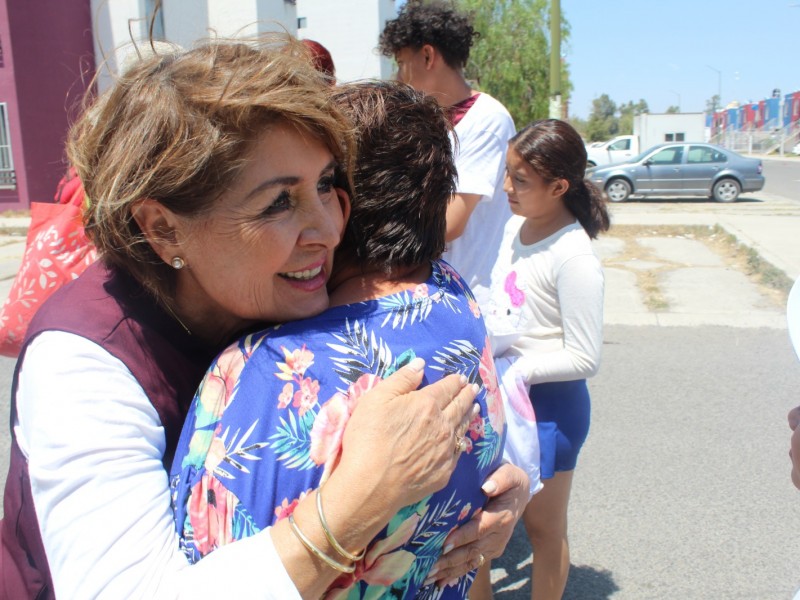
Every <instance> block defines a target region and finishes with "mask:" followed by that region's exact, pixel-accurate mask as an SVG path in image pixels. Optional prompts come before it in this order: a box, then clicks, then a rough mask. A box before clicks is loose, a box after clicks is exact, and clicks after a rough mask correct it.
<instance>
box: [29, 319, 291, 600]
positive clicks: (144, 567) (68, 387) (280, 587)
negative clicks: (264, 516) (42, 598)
mask: <svg viewBox="0 0 800 600" xmlns="http://www.w3.org/2000/svg"><path fill="white" fill-rule="evenodd" d="M14 431H15V433H16V436H17V441H18V443H19V446H20V449H21V450H22V453H23V454H24V455H25V456H26V457H27V458H28V471H29V474H30V479H31V488H32V492H33V501H34V506H35V508H36V515H37V517H38V520H39V528H40V530H41V532H42V541H43V542H44V548H45V551H46V552H47V560H48V563H49V565H50V571H51V573H52V577H53V583H54V586H55V593H56V596H57V597H58V598H76V599H78V598H114V599H117V598H148V599H152V598H191V599H197V598H214V599H216V598H263V599H268V600H277V599H284V598H292V599H299V598H300V595H299V594H298V592H297V590H296V588H295V586H294V584H293V583H292V581H291V579H290V578H289V575H288V574H287V573H286V570H285V569H284V567H283V563H281V560H280V558H279V557H278V554H277V553H276V551H275V548H274V546H273V544H272V537H271V535H270V534H269V533H268V530H266V531H264V532H262V533H259V534H257V535H255V536H253V537H251V538H248V539H245V540H241V541H239V542H237V543H235V544H230V545H228V546H225V547H224V548H220V549H219V550H218V551H217V552H214V553H213V554H212V555H210V556H209V557H207V558H205V559H203V560H201V561H200V562H198V563H197V564H194V565H189V563H188V562H187V560H186V558H185V557H184V555H183V553H182V552H181V551H180V550H179V547H178V536H177V534H176V533H175V525H174V522H173V518H172V509H171V507H170V494H169V485H168V476H167V472H166V471H165V470H164V466H163V464H162V462H161V460H162V458H163V455H164V449H165V446H166V442H165V436H164V429H163V427H162V426H161V421H160V419H159V417H158V414H157V413H156V410H155V409H154V408H153V405H152V404H151V403H150V401H149V400H148V399H147V396H146V395H145V393H144V390H143V389H142V388H141V386H139V384H138V382H137V381H136V379H135V378H134V377H133V375H132V374H131V372H130V371H129V370H128V369H127V367H125V365H124V364H123V363H122V362H121V361H119V360H118V359H116V358H115V357H113V356H112V355H111V354H109V353H108V352H107V351H105V350H104V349H103V348H101V347H100V346H98V345H97V344H95V343H93V342H90V341H89V340H87V339H85V338H82V337H79V336H76V335H73V334H70V333H64V332H58V331H46V332H44V333H41V334H40V335H38V336H37V337H36V338H35V339H34V340H33V341H32V342H31V344H30V346H29V347H28V350H27V352H26V354H25V358H24V362H23V364H22V369H21V371H20V379H19V387H18V390H17V421H16V423H15V427H14Z"/></svg>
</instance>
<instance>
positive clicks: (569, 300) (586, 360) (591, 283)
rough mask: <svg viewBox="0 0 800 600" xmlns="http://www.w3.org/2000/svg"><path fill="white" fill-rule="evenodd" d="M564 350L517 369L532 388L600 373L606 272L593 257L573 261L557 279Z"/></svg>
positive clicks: (540, 356) (545, 354)
mask: <svg viewBox="0 0 800 600" xmlns="http://www.w3.org/2000/svg"><path fill="white" fill-rule="evenodd" d="M556 285H557V287H558V302H559V308H560V310H561V323H562V328H563V330H564V346H563V348H562V349H561V350H559V351H557V352H543V353H538V354H536V355H535V356H530V355H526V356H523V357H521V358H520V359H519V360H518V361H517V362H516V363H515V365H514V366H515V368H516V369H518V371H519V372H520V373H521V374H522V376H523V377H524V378H525V381H527V382H528V383H529V384H531V385H533V384H537V383H546V382H549V381H572V380H575V379H585V378H587V377H592V376H593V375H595V374H596V373H597V369H598V368H599V366H600V352H601V349H602V345H603V269H602V267H601V266H600V261H599V260H598V259H597V257H596V256H594V255H592V254H582V255H579V256H575V257H573V258H570V259H569V260H567V261H566V262H564V264H563V265H562V266H561V268H560V269H559V271H558V275H557V278H556Z"/></svg>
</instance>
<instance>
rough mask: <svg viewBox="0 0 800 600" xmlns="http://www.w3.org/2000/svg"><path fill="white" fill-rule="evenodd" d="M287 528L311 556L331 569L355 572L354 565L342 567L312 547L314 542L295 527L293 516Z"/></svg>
mask: <svg viewBox="0 0 800 600" xmlns="http://www.w3.org/2000/svg"><path fill="white" fill-rule="evenodd" d="M289 527H291V528H292V532H294V534H295V535H296V536H297V539H299V540H300V541H301V542H302V543H303V545H304V546H305V547H306V548H308V550H309V551H310V552H311V554H313V555H314V556H316V557H317V558H319V559H320V560H321V561H323V562H325V563H326V564H327V565H328V566H329V567H330V568H331V569H335V570H337V571H339V572H340V573H353V572H355V570H356V566H355V565H350V566H347V565H343V564H342V563H340V562H336V561H335V560H333V559H332V558H331V557H330V556H328V555H327V554H325V553H324V552H323V551H322V550H320V549H319V548H317V547H316V546H315V545H314V542H312V541H311V540H310V539H309V538H308V537H306V534H304V533H303V532H302V531H300V528H299V527H298V526H297V523H295V521H294V515H289Z"/></svg>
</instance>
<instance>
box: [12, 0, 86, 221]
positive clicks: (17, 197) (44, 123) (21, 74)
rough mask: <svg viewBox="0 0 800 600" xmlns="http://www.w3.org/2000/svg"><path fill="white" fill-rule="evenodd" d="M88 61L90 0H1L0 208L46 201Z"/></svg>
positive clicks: (57, 171)
mask: <svg viewBox="0 0 800 600" xmlns="http://www.w3.org/2000/svg"><path fill="white" fill-rule="evenodd" d="M94 62H95V61H94V53H93V50H92V23H91V11H90V6H89V0H58V1H55V2H52V1H50V2H46V1H44V0H25V1H22V2H20V1H16V0H0V210H8V209H26V208H28V206H30V202H31V201H40V202H48V201H49V202H52V200H53V196H54V194H55V190H56V184H57V183H58V180H59V179H60V178H61V176H62V175H63V174H64V172H65V165H64V142H65V140H66V134H67V128H68V123H69V121H70V119H71V118H74V115H75V112H76V109H77V108H78V105H79V104H80V99H81V97H82V96H83V93H84V92H85V90H86V86H87V85H89V82H90V80H91V78H92V75H93V74H94Z"/></svg>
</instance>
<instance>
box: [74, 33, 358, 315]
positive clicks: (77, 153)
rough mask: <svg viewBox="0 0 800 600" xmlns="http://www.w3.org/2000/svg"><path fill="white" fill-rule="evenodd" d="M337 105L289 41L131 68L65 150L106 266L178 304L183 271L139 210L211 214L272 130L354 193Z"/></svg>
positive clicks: (214, 49)
mask: <svg viewBox="0 0 800 600" xmlns="http://www.w3.org/2000/svg"><path fill="white" fill-rule="evenodd" d="M329 96H330V86H329V84H328V82H327V80H326V79H325V78H324V76H322V75H321V74H320V73H318V72H317V71H316V70H315V69H314V67H313V65H312V64H311V60H310V58H309V54H308V51H307V50H306V49H305V48H304V46H303V45H302V44H301V43H300V42H298V41H297V40H295V39H294V38H292V37H291V36H289V35H288V34H267V35H265V36H261V37H259V39H258V40H256V41H250V42H243V41H242V40H213V41H210V42H206V43H203V44H202V45H199V46H197V47H195V48H193V49H190V50H184V51H178V52H168V53H165V54H154V55H152V56H148V57H144V58H143V59H142V60H140V61H138V62H136V63H135V64H133V65H132V66H130V67H129V68H128V69H127V70H126V71H125V72H124V73H123V74H121V75H120V76H119V77H118V79H117V80H116V82H115V84H114V86H113V87H112V88H111V89H109V90H108V91H107V92H106V93H104V94H103V95H102V96H100V97H99V98H97V99H96V100H94V101H93V102H92V101H91V99H89V103H88V107H87V109H86V110H85V112H84V114H83V116H82V117H81V119H80V120H79V121H78V122H77V123H76V124H75V125H74V127H73V128H72V130H71V132H70V135H69V139H68V142H67V157H68V160H69V161H70V163H71V164H72V165H74V166H75V168H76V169H77V171H78V174H79V176H80V177H81V179H82V180H83V184H84V187H85V188H86V193H87V196H88V197H89V199H90V206H89V208H88V209H87V212H86V214H85V224H86V232H87V234H88V235H89V237H90V238H91V239H92V241H93V242H94V243H95V245H96V246H97V248H98V250H99V251H100V253H101V254H102V256H103V259H104V260H105V261H106V262H107V263H109V264H111V265H114V266H117V267H120V268H122V269H124V270H125V271H127V272H128V273H130V274H131V275H132V276H133V277H134V278H136V279H137V280H138V281H139V282H140V283H142V284H143V285H144V286H145V287H146V288H147V289H149V290H150V291H151V292H153V293H154V295H155V296H156V298H157V299H160V300H162V301H163V300H166V299H170V298H171V297H172V294H173V291H174V283H175V279H174V275H175V274H174V271H173V269H172V268H171V267H169V266H168V265H166V264H164V263H163V261H161V260H160V258H159V257H158V255H157V254H156V253H155V251H154V250H153V249H152V247H151V246H150V244H149V243H148V242H147V240H146V239H145V238H144V236H143V235H142V232H141V230H140V229H139V227H138V225H137V223H136V221H135V220H134V219H133V215H132V210H133V207H134V205H135V203H136V202H137V201H139V200H141V199H145V198H151V199H154V200H157V201H158V202H160V203H161V204H163V205H164V206H166V207H167V208H168V209H169V210H171V211H172V212H174V213H176V214H180V215H183V216H187V217H196V216H202V215H204V214H207V213H208V212H209V211H210V210H211V209H212V208H213V205H214V203H215V201H216V200H217V199H218V198H219V196H220V195H221V193H222V192H224V190H225V189H226V188H227V187H228V186H229V185H230V184H231V182H232V181H233V180H234V179H235V178H236V176H237V175H238V173H239V172H240V170H241V169H242V167H243V165H244V164H245V162H246V159H247V153H248V151H249V150H250V149H251V148H252V146H253V145H254V143H255V141H256V139H257V138H258V137H259V135H260V134H262V133H263V132H264V131H265V130H266V129H267V128H268V127H269V126H271V125H273V124H275V123H283V124H288V125H290V126H293V127H295V128H296V129H297V130H298V131H300V132H303V133H304V134H310V135H312V136H314V137H315V138H317V139H319V140H320V141H321V142H322V143H324V144H325V145H326V146H327V147H328V149H329V150H330V152H331V153H332V154H333V156H334V158H335V159H336V160H337V162H338V164H339V165H340V169H339V172H338V177H337V179H338V181H337V185H341V186H344V187H346V188H350V187H351V185H350V173H351V171H352V168H351V161H352V156H353V154H354V152H353V141H352V135H351V132H350V125H349V122H348V121H347V119H346V118H345V117H344V116H343V114H342V113H341V112H340V111H339V109H337V108H336V106H335V105H334V104H333V103H332V102H331V101H330V98H329ZM297 160H303V157H300V156H298V157H297Z"/></svg>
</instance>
